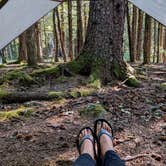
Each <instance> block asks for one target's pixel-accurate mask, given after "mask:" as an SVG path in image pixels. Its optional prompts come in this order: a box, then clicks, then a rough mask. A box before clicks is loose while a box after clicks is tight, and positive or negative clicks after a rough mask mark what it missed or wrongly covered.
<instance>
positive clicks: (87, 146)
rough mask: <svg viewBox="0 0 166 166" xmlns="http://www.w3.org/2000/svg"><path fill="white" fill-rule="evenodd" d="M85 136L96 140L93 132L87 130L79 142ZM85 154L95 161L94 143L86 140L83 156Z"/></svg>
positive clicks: (83, 146) (83, 145)
mask: <svg viewBox="0 0 166 166" xmlns="http://www.w3.org/2000/svg"><path fill="white" fill-rule="evenodd" d="M85 135H90V136H91V139H92V140H94V138H93V136H92V133H91V131H90V130H88V129H85V130H83V131H82V133H81V134H80V138H79V140H81V139H82V138H83V137H84V136H85ZM85 153H86V154H89V155H90V156H91V157H92V158H93V159H94V148H93V143H92V142H91V141H90V140H89V139H86V140H85V141H84V142H83V144H82V145H81V154H85Z"/></svg>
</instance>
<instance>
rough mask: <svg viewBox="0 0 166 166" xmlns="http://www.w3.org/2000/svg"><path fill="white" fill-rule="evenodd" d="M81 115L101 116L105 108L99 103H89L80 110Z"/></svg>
mask: <svg viewBox="0 0 166 166" xmlns="http://www.w3.org/2000/svg"><path fill="white" fill-rule="evenodd" d="M79 112H80V115H81V116H88V117H95V118H96V117H101V116H102V115H103V114H104V113H105V112H106V110H105V108H104V107H103V106H102V105H101V104H99V103H95V104H93V103H90V104H88V105H87V106H85V107H84V108H83V109H81V110H80V111H79Z"/></svg>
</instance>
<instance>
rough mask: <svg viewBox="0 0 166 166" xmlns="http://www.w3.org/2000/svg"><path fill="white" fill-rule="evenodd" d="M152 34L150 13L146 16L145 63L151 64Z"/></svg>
mask: <svg viewBox="0 0 166 166" xmlns="http://www.w3.org/2000/svg"><path fill="white" fill-rule="evenodd" d="M151 36H152V19H151V17H150V16H149V15H147V14H146V16H145V34H144V62H143V63H144V64H150V56H151Z"/></svg>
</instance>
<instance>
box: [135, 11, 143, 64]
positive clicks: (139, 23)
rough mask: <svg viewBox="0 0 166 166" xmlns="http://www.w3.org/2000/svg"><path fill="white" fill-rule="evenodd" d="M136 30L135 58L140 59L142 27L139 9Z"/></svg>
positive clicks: (141, 16) (141, 14)
mask: <svg viewBox="0 0 166 166" xmlns="http://www.w3.org/2000/svg"><path fill="white" fill-rule="evenodd" d="M137 29H138V31H137V53H136V60H138V61H140V60H141V52H142V29H143V12H142V11H141V10H139V17H138V28H137Z"/></svg>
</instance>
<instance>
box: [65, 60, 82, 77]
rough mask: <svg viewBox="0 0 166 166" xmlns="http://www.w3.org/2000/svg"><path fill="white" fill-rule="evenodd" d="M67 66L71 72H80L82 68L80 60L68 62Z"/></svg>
mask: <svg viewBox="0 0 166 166" xmlns="http://www.w3.org/2000/svg"><path fill="white" fill-rule="evenodd" d="M66 66H67V68H68V69H69V70H70V71H71V72H73V73H75V74H79V72H80V70H81V68H82V65H81V63H80V62H79V61H76V60H74V61H72V62H69V63H67V64H66Z"/></svg>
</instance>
